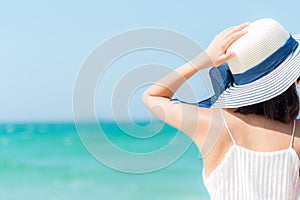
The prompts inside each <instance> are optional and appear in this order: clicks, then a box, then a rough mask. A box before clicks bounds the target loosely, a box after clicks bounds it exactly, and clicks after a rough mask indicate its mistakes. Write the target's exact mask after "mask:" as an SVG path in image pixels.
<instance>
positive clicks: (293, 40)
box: [172, 18, 300, 108]
mask: <svg viewBox="0 0 300 200" xmlns="http://www.w3.org/2000/svg"><path fill="white" fill-rule="evenodd" d="M246 29H247V33H246V34H245V35H244V36H242V37H241V38H239V39H238V40H236V41H235V42H234V43H233V44H232V45H231V46H230V47H229V48H228V50H227V51H229V52H234V53H235V54H236V56H235V57H233V58H232V59H230V60H228V62H227V63H224V64H222V65H221V66H218V67H213V68H212V69H211V70H210V77H211V81H212V86H213V88H214V92H215V94H214V96H213V97H211V98H208V99H206V100H204V101H200V102H197V103H190V104H194V105H197V106H200V107H213V108H238V107H243V106H248V105H253V104H257V103H261V102H264V101H267V100H270V99H272V98H274V97H276V96H278V95H280V94H282V93H283V92H284V91H286V90H287V89H288V88H289V87H290V86H291V85H292V84H293V83H294V82H295V81H296V80H297V79H298V77H300V45H299V42H300V37H299V35H293V36H292V35H290V34H289V32H287V31H286V30H285V29H284V28H283V26H282V25H281V24H279V23H278V22H277V21H275V20H274V19H271V18H264V19H260V20H257V21H254V22H252V23H250V25H249V26H248V27H246ZM172 100H177V101H181V100H178V99H172ZM181 102H184V101H181ZM185 103H187V102H185Z"/></svg>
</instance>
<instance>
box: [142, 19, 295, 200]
mask: <svg viewBox="0 0 300 200" xmlns="http://www.w3.org/2000/svg"><path fill="white" fill-rule="evenodd" d="M299 42H300V38H297V37H293V36H291V35H290V34H289V33H288V32H287V31H286V30H285V29H284V28H283V27H282V26H281V25H280V24H279V23H278V22H276V21H275V20H273V19H269V18H267V19H260V20H257V21H255V22H253V23H244V24H242V25H239V26H234V27H230V28H228V29H226V30H224V31H223V32H221V33H220V34H219V35H217V36H216V37H215V38H214V40H213V41H212V42H211V43H210V45H209V46H208V48H207V49H206V50H205V51H204V52H202V53H200V54H199V55H198V56H197V57H195V58H194V59H193V60H192V61H191V62H189V63H186V64H184V65H183V66H181V67H179V68H177V69H176V70H174V71H173V72H171V73H170V74H168V75H166V76H165V77H163V78H162V79H161V80H159V81H158V82H156V83H154V84H153V85H152V86H150V87H149V88H148V89H147V90H146V91H145V92H144V95H143V101H144V103H145V105H146V106H147V107H148V108H149V109H150V110H151V111H152V112H153V113H154V115H156V116H157V117H158V118H159V119H161V120H163V121H165V122H166V123H168V124H169V125H171V126H173V127H175V128H177V129H179V130H181V131H182V132H184V133H185V134H187V135H188V136H189V137H190V138H191V139H192V140H193V141H194V142H195V144H196V146H197V147H198V149H199V151H200V153H201V154H202V155H205V157H203V173H202V174H203V179H204V184H205V186H206V188H207V190H208V192H209V195H210V197H211V199H251V200H252V199H281V200H282V199H297V198H298V181H299V164H300V162H299V156H300V124H299V123H298V122H297V120H296V117H297V115H298V111H299V98H298V94H297V91H296V84H297V81H299V77H300V53H299V52H300V45H298V43H299ZM210 66H218V67H213V68H212V69H211V70H210V77H211V81H212V85H213V88H214V90H215V95H214V96H213V97H212V98H209V99H206V100H204V101H201V102H198V103H196V104H195V103H194V104H190V103H186V102H184V101H181V100H178V99H171V98H172V97H173V95H174V92H175V91H176V90H177V89H178V88H179V87H180V86H181V85H182V84H183V83H184V82H185V81H186V80H187V79H188V78H190V77H191V76H193V75H194V74H195V73H197V72H198V71H199V70H201V69H204V68H207V67H210ZM195 105H197V106H195ZM216 113H220V116H222V118H216V116H218V114H216ZM218 119H222V121H221V122H222V123H221V124H222V126H221V129H220V131H219V133H216V131H215V132H214V133H211V132H212V131H211V130H217V124H218V123H219V122H220V121H219V120H218ZM219 124H220V123H219ZM223 125H224V126H223ZM211 126H212V127H215V128H210V127H211ZM216 135H217V137H216ZM208 141H210V143H209V147H210V148H209V149H208V150H209V151H207V148H206V150H204V149H203V146H207V143H208ZM211 141H215V142H211ZM207 152H208V153H207Z"/></svg>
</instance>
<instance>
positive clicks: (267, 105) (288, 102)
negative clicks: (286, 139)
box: [234, 77, 300, 123]
mask: <svg viewBox="0 0 300 200" xmlns="http://www.w3.org/2000/svg"><path fill="white" fill-rule="evenodd" d="M299 81H300V77H299V78H298V80H297V82H299ZM234 112H237V113H241V114H257V115H263V116H265V117H266V118H268V119H272V120H278V121H281V122H283V123H289V122H291V121H293V120H295V119H296V118H297V116H298V113H299V96H298V92H297V89H296V85H295V84H293V85H291V86H290V87H289V89H287V90H286V91H285V92H283V93H282V94H280V95H279V96H276V97H274V98H273V99H270V100H268V101H264V102H262V103H258V104H254V105H250V106H245V107H240V108H237V109H236V110H235V111H234Z"/></svg>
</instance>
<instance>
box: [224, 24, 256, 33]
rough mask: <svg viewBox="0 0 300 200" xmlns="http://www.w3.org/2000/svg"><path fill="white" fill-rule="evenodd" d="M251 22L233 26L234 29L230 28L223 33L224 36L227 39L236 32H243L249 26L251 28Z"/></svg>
mask: <svg viewBox="0 0 300 200" xmlns="http://www.w3.org/2000/svg"><path fill="white" fill-rule="evenodd" d="M249 24H250V23H249V22H245V23H242V24H240V25H238V26H232V27H229V28H228V29H226V30H225V31H224V32H223V33H224V36H225V37H227V36H228V35H231V34H233V33H235V32H239V31H241V30H243V29H244V28H246V27H247V26H249Z"/></svg>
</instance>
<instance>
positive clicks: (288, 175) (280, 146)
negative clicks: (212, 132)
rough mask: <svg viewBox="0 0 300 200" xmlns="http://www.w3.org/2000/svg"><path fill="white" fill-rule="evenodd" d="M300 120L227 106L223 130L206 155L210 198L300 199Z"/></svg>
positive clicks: (205, 180)
mask: <svg viewBox="0 0 300 200" xmlns="http://www.w3.org/2000/svg"><path fill="white" fill-rule="evenodd" d="M226 122H230V123H226ZM297 126H298V125H297V123H296V121H295V124H294V122H293V123H292V124H291V123H289V124H283V123H280V122H276V121H272V120H267V119H264V118H262V117H260V116H256V115H247V116H245V115H240V114H236V113H232V112H226V114H225V121H224V127H223V129H222V133H221V135H220V137H219V138H218V141H216V142H217V143H216V145H215V146H214V147H213V149H212V150H211V151H210V153H209V154H207V155H206V156H205V157H204V159H203V161H204V169H203V180H204V183H205V185H206V187H207V189H208V191H209V193H210V195H211V198H212V199H214V198H216V199H266V198H267V199H297V196H298V180H299V164H300V162H299V158H298V155H299V153H297V152H299V145H297V144H300V143H299V141H298V140H299V139H298V138H294V134H296V135H297V130H299V127H298V128H297ZM298 133H299V131H298ZM297 142H298V143H297ZM294 148H295V149H294Z"/></svg>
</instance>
